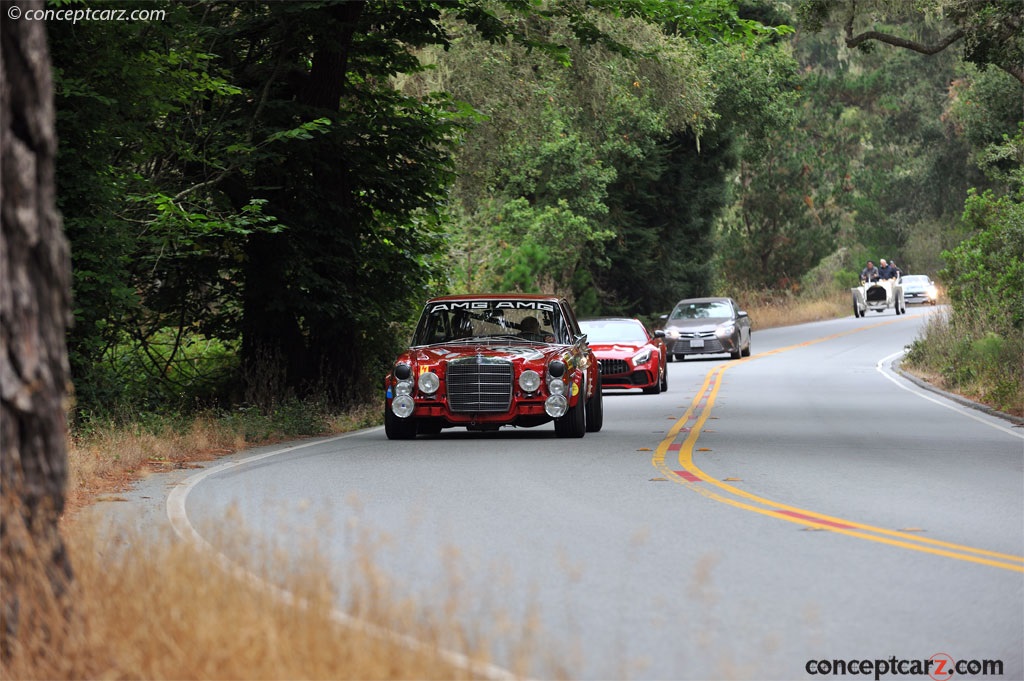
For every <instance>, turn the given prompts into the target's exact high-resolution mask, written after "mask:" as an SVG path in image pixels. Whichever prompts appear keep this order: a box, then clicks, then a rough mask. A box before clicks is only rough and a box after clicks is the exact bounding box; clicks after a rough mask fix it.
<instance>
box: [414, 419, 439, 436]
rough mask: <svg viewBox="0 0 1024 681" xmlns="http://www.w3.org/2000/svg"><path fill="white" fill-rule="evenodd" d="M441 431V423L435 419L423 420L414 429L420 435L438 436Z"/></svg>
mask: <svg viewBox="0 0 1024 681" xmlns="http://www.w3.org/2000/svg"><path fill="white" fill-rule="evenodd" d="M441 430H442V426H441V422H440V421H439V420H437V419H423V420H422V421H420V424H419V426H418V427H417V428H416V432H418V433H419V434H420V435H440V433H441Z"/></svg>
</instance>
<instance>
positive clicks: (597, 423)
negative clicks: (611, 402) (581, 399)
mask: <svg viewBox="0 0 1024 681" xmlns="http://www.w3.org/2000/svg"><path fill="white" fill-rule="evenodd" d="M586 412H587V432H588V433H597V432H599V431H600V430H601V427H602V426H604V392H603V390H602V387H601V375H600V374H598V376H597V388H596V389H595V390H594V395H593V397H591V398H590V399H589V400H587V408H586Z"/></svg>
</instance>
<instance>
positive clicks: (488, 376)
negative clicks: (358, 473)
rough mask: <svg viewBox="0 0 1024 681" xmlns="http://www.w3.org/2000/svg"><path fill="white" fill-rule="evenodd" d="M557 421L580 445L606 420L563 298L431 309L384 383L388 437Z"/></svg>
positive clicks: (453, 300)
mask: <svg viewBox="0 0 1024 681" xmlns="http://www.w3.org/2000/svg"><path fill="white" fill-rule="evenodd" d="M551 421H554V424H555V433H556V435H558V436H559V437H583V435H584V434H585V433H586V432H597V431H599V430H601V426H602V423H603V421H604V404H603V402H602V396H601V375H600V373H599V371H598V365H597V358H596V357H595V356H594V352H593V351H592V350H591V349H590V347H589V346H588V345H587V342H586V336H584V334H583V332H582V331H581V330H580V327H579V322H578V321H577V320H576V316H575V314H573V311H572V309H571V308H570V306H569V303H568V302H567V301H566V300H565V299H563V298H559V297H556V296H541V295H526V294H493V295H464V296H444V297H440V298H432V299H431V300H428V301H427V304H426V306H425V307H424V308H423V312H422V314H421V315H420V320H419V323H418V324H417V326H416V332H415V334H414V336H413V339H412V345H411V347H410V348H409V349H408V350H407V351H406V352H404V353H402V354H401V355H400V356H399V357H398V359H397V360H396V361H395V364H394V366H393V367H392V369H391V371H390V372H388V375H387V376H386V377H385V379H384V431H385V433H386V434H387V436H388V438H389V439H391V440H401V439H410V438H414V437H416V435H417V434H420V433H423V434H437V433H440V432H441V430H442V429H443V428H452V427H465V428H467V429H469V430H497V429H499V428H501V427H502V426H524V427H532V426H539V425H542V424H545V423H549V422H551Z"/></svg>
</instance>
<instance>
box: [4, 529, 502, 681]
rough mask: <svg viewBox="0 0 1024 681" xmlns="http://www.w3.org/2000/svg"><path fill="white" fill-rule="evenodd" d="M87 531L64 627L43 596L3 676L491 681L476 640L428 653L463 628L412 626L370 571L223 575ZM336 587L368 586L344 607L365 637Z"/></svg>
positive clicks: (74, 550)
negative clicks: (347, 575)
mask: <svg viewBox="0 0 1024 681" xmlns="http://www.w3.org/2000/svg"><path fill="white" fill-rule="evenodd" d="M84 525H85V524H83V525H81V526H79V527H78V528H77V531H76V533H75V535H74V536H73V537H72V538H71V539H70V540H69V542H68V543H69V550H70V552H71V555H72V561H73V563H74V566H75V579H74V581H73V583H72V584H71V587H70V592H69V593H70V602H71V603H72V607H73V612H74V616H73V617H72V618H70V619H69V618H67V617H65V616H64V615H63V612H64V611H63V610H62V609H61V603H59V602H57V600H56V596H54V595H52V593H50V595H49V596H48V595H47V593H48V591H47V590H46V589H42V590H40V591H39V593H38V594H37V597H38V598H39V599H40V604H39V607H38V608H37V609H36V611H37V612H38V613H41V615H40V616H45V617H48V618H50V619H49V621H41V620H39V619H38V617H37V619H36V620H34V623H35V625H36V626H34V627H32V628H31V629H26V630H24V631H23V632H22V634H21V636H20V637H19V645H18V646H17V647H16V648H15V650H14V654H13V655H11V656H10V657H9V658H8V659H7V660H6V661H5V663H4V664H2V665H0V679H4V680H7V679H85V678H89V679H100V678H102V679H139V678H145V679H413V678H415V679H463V678H485V677H493V676H494V673H493V668H491V667H488V666H486V665H487V659H486V655H485V654H483V653H482V652H481V651H482V650H483V648H482V647H481V646H482V645H484V644H485V642H486V637H483V636H465V635H462V636H459V637H456V638H455V640H459V639H461V640H463V641H476V643H475V644H467V646H466V647H465V648H463V649H462V650H460V651H459V652H458V654H457V655H456V656H455V657H454V658H453V656H452V654H451V653H446V652H444V651H442V650H439V649H437V648H434V647H433V646H432V645H430V644H431V643H432V642H442V641H443V642H445V643H450V642H451V641H452V640H453V637H452V636H451V635H450V632H452V631H456V630H458V629H459V627H460V625H458V624H457V623H456V622H454V621H443V620H435V621H433V622H432V623H431V624H427V625H425V624H423V622H424V621H429V618H428V619H427V620H424V618H422V617H418V616H416V615H415V608H413V607H412V606H411V604H410V603H408V602H402V601H399V600H396V599H395V598H393V596H392V594H391V592H390V590H389V589H388V588H387V586H386V580H383V579H382V578H381V576H380V575H379V574H374V571H373V570H372V568H370V571H369V572H367V573H365V574H364V575H362V576H352V578H351V580H347V579H344V578H343V579H341V580H339V578H338V577H337V576H332V575H331V572H330V571H329V570H328V568H327V566H326V565H325V564H324V563H323V562H322V561H321V560H320V559H319V558H317V557H316V554H315V552H312V553H311V554H310V555H308V556H305V557H303V558H302V559H301V560H295V558H294V557H291V558H289V559H288V560H287V569H284V568H285V566H283V565H282V564H281V562H280V561H278V560H276V559H274V558H273V557H270V558H265V559H263V560H261V561H260V563H261V564H262V565H263V567H261V568H259V569H253V568H249V570H250V571H248V572H244V573H240V572H238V571H234V572H233V571H230V570H225V569H224V566H223V564H222V562H221V560H222V559H221V558H220V557H219V556H218V555H215V554H211V553H209V552H206V551H202V550H198V549H197V548H196V547H195V546H193V545H191V544H187V543H184V542H180V541H175V540H172V539H171V538H169V537H162V538H156V539H154V538H152V537H141V536H137V535H134V534H125V533H119V532H114V533H111V532H109V531H105V530H100V529H98V527H97V526H92V525H90V526H88V527H85V526H84ZM361 562H363V563H365V564H366V565H370V566H372V563H373V561H372V560H367V561H361ZM240 574H243V575H245V576H243V577H240V576H239V575H240ZM271 574H273V575H275V578H274V579H275V580H279V581H280V580H283V583H282V584H281V586H282V587H283V588H284V589H285V590H284V591H281V590H278V589H277V588H267V586H266V585H267V584H268V583H269V582H270V577H269V575H271ZM341 582H344V584H347V585H348V586H349V587H351V588H353V589H355V588H365V586H366V584H367V583H370V582H372V583H374V584H375V587H374V589H373V590H372V592H364V593H362V594H352V595H351V596H349V598H348V600H350V601H351V602H354V603H360V604H361V607H360V608H359V612H358V614H359V615H360V617H363V618H365V619H364V620H363V622H365V623H366V624H367V625H368V626H366V627H364V626H362V625H354V624H353V623H352V622H351V621H349V620H346V619H345V618H339V616H338V615H339V613H338V611H337V610H336V609H335V608H336V603H337V601H338V592H339V588H342V587H343V586H344V584H343V585H342V586H341V587H340V586H339V584H340V583H341ZM282 593H287V594H288V598H282V597H281V594H282ZM48 601H49V603H48ZM68 621H72V622H73V623H74V624H73V625H72V626H69V625H68V624H67V622H68ZM53 632H60V633H61V638H60V639H59V640H56V639H55V638H54V635H53ZM382 632H389V633H387V634H382ZM390 632H399V635H392V634H391V633H390ZM410 641H415V642H420V643H417V644H416V645H413V644H410ZM473 645H475V646H476V647H472V646H473ZM469 660H473V661H474V662H473V663H469ZM474 665H477V666H474Z"/></svg>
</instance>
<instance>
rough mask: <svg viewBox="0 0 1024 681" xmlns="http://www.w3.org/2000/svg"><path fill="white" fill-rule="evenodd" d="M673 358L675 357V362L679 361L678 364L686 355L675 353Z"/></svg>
mask: <svg viewBox="0 0 1024 681" xmlns="http://www.w3.org/2000/svg"><path fill="white" fill-rule="evenodd" d="M675 357H676V359H677V360H679V361H680V362H682V361H683V360H685V359H686V355H684V354H683V353H681V352H677V353H676V355H675Z"/></svg>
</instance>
